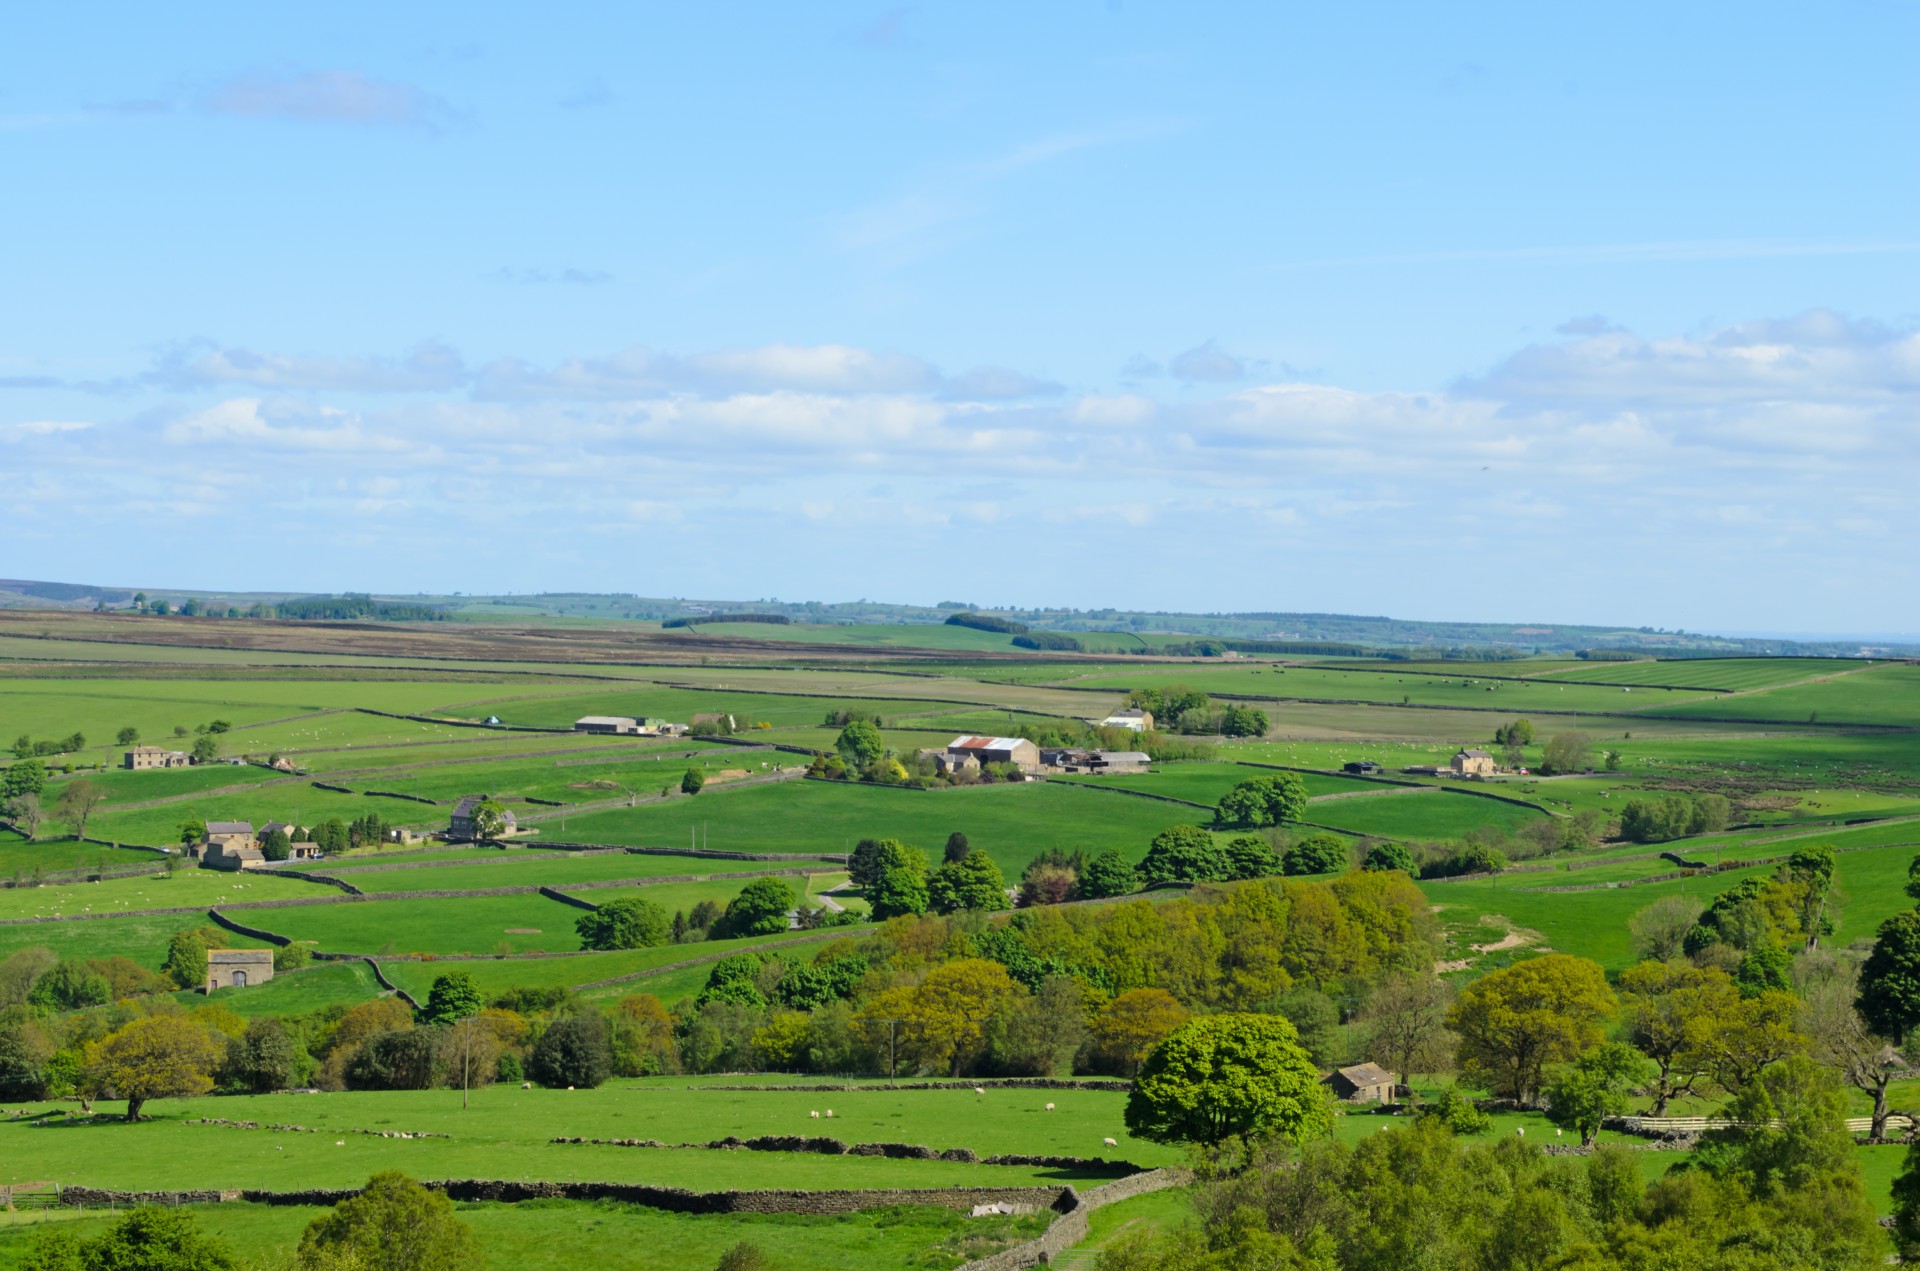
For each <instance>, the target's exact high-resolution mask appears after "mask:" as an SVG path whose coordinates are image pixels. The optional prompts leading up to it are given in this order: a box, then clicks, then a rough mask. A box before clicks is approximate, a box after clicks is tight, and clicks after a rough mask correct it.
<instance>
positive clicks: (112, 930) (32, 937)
mask: <svg viewBox="0 0 1920 1271" xmlns="http://www.w3.org/2000/svg"><path fill="white" fill-rule="evenodd" d="M241 912H243V913H244V912H245V911H244V910H242V911H241ZM211 925H212V923H211V922H210V921H209V919H208V918H207V916H206V914H204V913H179V914H141V915H136V916H134V917H131V918H117V917H116V918H88V919H85V920H81V921H72V920H69V921H66V922H28V923H18V924H13V925H7V926H0V958H4V957H6V956H7V955H9V954H11V953H13V952H15V951H16V950H19V949H27V948H32V947H34V946H41V947H44V948H48V949H52V950H53V951H54V952H55V953H56V954H58V955H59V956H61V957H63V958H110V957H114V956H116V955H117V956H119V957H123V958H130V959H132V960H133V961H135V962H138V963H139V964H140V965H141V966H144V967H146V968H147V969H148V970H150V971H157V970H159V969H160V966H161V964H162V963H164V962H165V961H166V960H167V941H168V939H169V938H171V937H172V935H173V933H174V932H176V931H185V930H187V929H189V928H192V927H206V926H211ZM228 940H229V943H231V944H232V945H233V947H234V948H237V949H242V948H254V947H264V944H265V942H264V941H259V940H251V939H248V938H247V937H245V936H239V935H234V934H232V933H231V932H229V933H228Z"/></svg>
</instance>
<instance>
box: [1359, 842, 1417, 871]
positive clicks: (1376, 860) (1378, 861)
mask: <svg viewBox="0 0 1920 1271" xmlns="http://www.w3.org/2000/svg"><path fill="white" fill-rule="evenodd" d="M1361 868H1362V869H1373V870H1385V869H1397V870H1399V871H1400V872H1401V873H1403V874H1406V875H1409V876H1414V875H1417V874H1418V873H1419V872H1420V867H1419V866H1418V865H1416V864H1415V863H1414V860H1413V852H1412V851H1411V850H1410V849H1409V848H1408V847H1407V845H1406V844H1405V843H1375V844H1374V845H1373V846H1372V847H1370V848H1368V849H1367V859H1366V861H1365V862H1364V863H1363V864H1362V865H1361Z"/></svg>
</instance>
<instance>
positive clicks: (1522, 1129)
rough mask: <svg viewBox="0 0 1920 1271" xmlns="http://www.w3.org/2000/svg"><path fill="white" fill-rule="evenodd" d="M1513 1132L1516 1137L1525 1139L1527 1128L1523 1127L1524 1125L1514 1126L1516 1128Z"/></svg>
mask: <svg viewBox="0 0 1920 1271" xmlns="http://www.w3.org/2000/svg"><path fill="white" fill-rule="evenodd" d="M1513 1132H1514V1133H1515V1134H1517V1135H1519V1136H1520V1137H1521V1138H1523V1139H1524V1138H1526V1137H1527V1127H1526V1126H1524V1125H1522V1126H1516V1127H1515V1128H1514V1131H1513Z"/></svg>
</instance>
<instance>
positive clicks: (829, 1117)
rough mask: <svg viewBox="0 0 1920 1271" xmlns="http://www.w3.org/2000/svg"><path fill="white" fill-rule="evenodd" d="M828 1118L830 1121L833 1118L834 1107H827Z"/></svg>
mask: <svg viewBox="0 0 1920 1271" xmlns="http://www.w3.org/2000/svg"><path fill="white" fill-rule="evenodd" d="M827 1120H829V1121H831V1120H833V1109H832V1108H828V1109H827Z"/></svg>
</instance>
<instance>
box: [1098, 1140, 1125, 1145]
mask: <svg viewBox="0 0 1920 1271" xmlns="http://www.w3.org/2000/svg"><path fill="white" fill-rule="evenodd" d="M1100 1141H1101V1142H1102V1143H1105V1144H1106V1145H1107V1146H1108V1147H1119V1146H1120V1140H1118V1139H1101V1140H1100Z"/></svg>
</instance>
